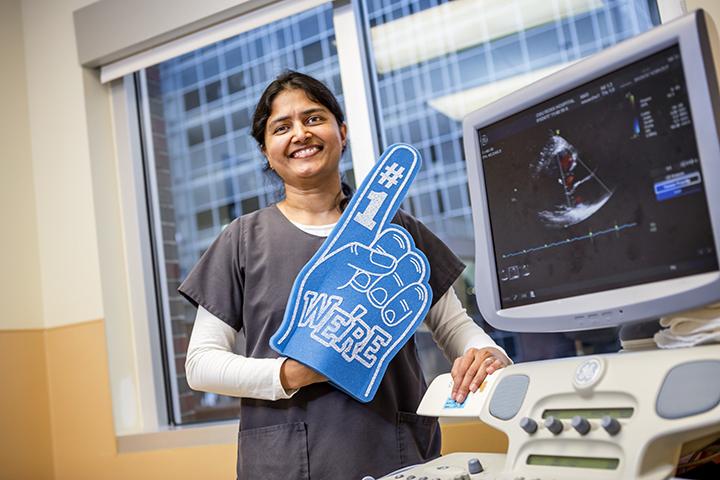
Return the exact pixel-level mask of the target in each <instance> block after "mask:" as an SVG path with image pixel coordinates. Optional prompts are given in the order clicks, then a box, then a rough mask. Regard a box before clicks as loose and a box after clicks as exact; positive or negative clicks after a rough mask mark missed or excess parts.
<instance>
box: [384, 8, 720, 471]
mask: <svg viewBox="0 0 720 480" xmlns="http://www.w3.org/2000/svg"><path fill="white" fill-rule="evenodd" d="M711 26H712V25H711V22H710V19H709V18H708V17H707V15H706V14H705V13H704V12H702V11H696V12H693V13H690V14H688V15H686V16H684V17H682V18H680V19H677V20H675V21H673V22H671V23H668V24H665V25H662V26H659V27H657V28H655V29H653V30H651V31H649V32H647V33H645V34H642V35H640V36H638V37H636V38H633V39H631V40H628V41H625V42H622V43H620V44H618V45H616V46H614V47H611V48H609V49H607V50H605V51H603V52H601V53H599V54H597V55H594V56H592V57H590V58H588V59H586V60H582V61H580V62H578V63H576V64H574V65H572V66H570V67H569V68H567V69H565V70H562V71H560V72H558V73H556V74H554V75H552V76H550V77H547V78H545V79H543V80H541V81H539V82H536V83H534V84H532V85H530V86H528V87H526V88H524V89H522V90H520V91H517V92H515V93H514V94H511V95H509V96H507V97H504V98H502V99H500V100H498V101H496V102H495V103H493V104H491V105H489V106H487V107H484V108H482V109H480V110H477V111H475V112H473V113H471V114H470V115H468V116H467V117H466V118H465V120H464V122H463V129H464V141H465V153H466V158H467V165H468V177H469V185H470V192H471V199H472V206H473V218H474V226H475V235H476V252H475V255H476V291H477V292H478V293H477V299H478V303H479V307H480V311H481V312H482V314H483V317H484V318H485V319H486V320H487V321H488V322H489V323H490V324H492V325H493V326H495V327H496V328H498V329H503V330H511V331H518V332H568V331H578V330H592V329H597V328H603V327H609V326H620V327H629V326H631V325H635V324H636V323H637V322H638V321H642V320H647V319H655V323H657V320H656V319H657V318H658V317H661V316H666V315H670V314H673V313H676V312H682V311H686V310H689V309H694V308H698V307H702V306H705V305H708V304H712V303H715V302H718V301H720V270H719V267H718V251H719V250H720V142H719V141H718V126H719V125H720V124H719V123H718V112H720V109H719V105H718V84H717V80H716V76H715V69H714V66H713V65H714V64H713V59H712V55H711V50H710V35H709V33H708V29H710V28H711ZM712 35H713V36H714V37H716V33H715V32H713V33H712ZM719 311H720V310H719ZM450 389H451V380H450V378H449V375H448V374H445V375H441V376H440V377H438V378H437V379H435V381H434V382H433V383H432V384H431V386H430V387H429V389H428V392H427V394H426V395H425V397H424V399H423V401H422V403H421V405H420V408H419V409H418V413H419V414H422V415H431V416H441V417H466V418H475V419H478V418H479V419H480V420H481V421H482V422H484V423H486V424H488V425H490V426H492V427H494V428H496V429H498V430H500V431H502V432H504V433H505V434H506V435H507V437H508V442H509V447H508V450H507V453H506V454H489V453H479V452H477V453H453V454H449V455H445V456H442V457H440V458H438V459H436V460H433V461H431V462H429V463H426V464H423V465H415V466H412V467H408V468H405V469H403V470H399V471H396V472H392V473H390V474H388V475H387V476H385V477H383V479H401V480H433V479H443V480H444V479H455V480H480V479H497V480H541V479H542V480H546V479H556V480H563V479H568V480H570V479H572V480H578V479H582V480H594V479H598V480H600V479H613V480H614V479H665V478H675V477H674V476H681V475H682V473H681V472H679V471H678V462H679V460H680V458H681V457H687V456H688V453H690V452H693V451H695V450H697V449H702V448H703V447H704V446H707V445H709V444H713V443H714V442H717V441H718V439H719V438H720V344H717V343H715V344H708V345H700V346H694V347H692V348H676V349H657V348H655V349H646V350H637V351H632V350H630V349H627V351H621V352H619V353H613V354H602V355H591V356H585V357H577V358H564V359H555V360H545V361H539V362H528V363H518V364H514V365H510V366H508V367H506V368H504V369H502V370H500V371H498V372H496V373H495V374H493V375H491V376H490V377H488V379H487V380H486V382H485V383H484V384H483V385H482V387H481V389H480V390H479V391H478V392H476V393H474V394H471V395H470V396H469V397H468V399H467V400H466V401H465V402H464V403H463V404H457V403H455V402H454V401H452V400H451V399H450V398H449V394H450ZM713 478H720V476H717V477H713Z"/></svg>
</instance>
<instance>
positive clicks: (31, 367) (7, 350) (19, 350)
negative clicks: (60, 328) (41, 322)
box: [0, 330, 53, 480]
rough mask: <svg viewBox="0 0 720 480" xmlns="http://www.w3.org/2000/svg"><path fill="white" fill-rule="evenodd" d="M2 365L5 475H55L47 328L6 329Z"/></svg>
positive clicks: (5, 478) (1, 337) (0, 467)
mask: <svg viewBox="0 0 720 480" xmlns="http://www.w3.org/2000/svg"><path fill="white" fill-rule="evenodd" d="M18 365H22V369H21V370H17V368H15V367H17V366H18ZM0 366H2V367H0V480H11V479H12V480H22V479H33V480H34V479H45V478H52V470H53V456H52V442H51V430H50V406H49V402H50V401H49V396H48V376H47V365H46V362H45V332H44V331H42V330H18V331H7V330H5V331H2V330H0Z"/></svg>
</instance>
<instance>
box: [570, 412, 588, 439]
mask: <svg viewBox="0 0 720 480" xmlns="http://www.w3.org/2000/svg"><path fill="white" fill-rule="evenodd" d="M570 425H572V427H573V428H574V429H575V430H577V432H578V433H579V434H580V435H587V433H588V432H589V431H590V422H588V421H587V419H586V418H584V417H581V416H580V415H575V416H574V417H573V418H572V420H570Z"/></svg>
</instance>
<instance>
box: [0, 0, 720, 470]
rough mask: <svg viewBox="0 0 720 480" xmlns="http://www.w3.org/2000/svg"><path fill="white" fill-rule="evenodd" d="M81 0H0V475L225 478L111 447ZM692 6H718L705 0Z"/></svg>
mask: <svg viewBox="0 0 720 480" xmlns="http://www.w3.org/2000/svg"><path fill="white" fill-rule="evenodd" d="M105 1H108V0H105ZM117 1H118V2H120V1H121V0H117ZM87 3H88V1H86V0H54V1H53V0H24V1H20V0H4V1H3V2H0V60H2V65H3V75H2V77H1V80H0V81H1V82H2V84H1V86H2V88H0V105H2V109H0V148H1V149H2V150H1V152H2V154H1V157H0V158H2V166H3V174H2V175H0V200H1V201H0V209H2V210H1V211H2V219H3V221H4V222H5V224H4V225H5V227H4V229H3V233H5V235H3V236H2V237H1V238H0V269H1V271H2V272H3V275H2V276H0V277H1V278H0V300H2V305H3V313H2V315H0V365H2V368H0V385H2V394H1V395H0V432H2V435H0V479H13V480H14V479H24V478H28V479H46V478H47V479H50V478H55V479H83V478H109V479H112V478H118V479H119V478H137V479H143V478H180V479H182V478H196V477H197V476H199V475H202V476H203V477H204V478H231V477H232V472H233V468H234V467H233V464H234V457H235V447H234V445H231V444H228V445H215V446H203V447H192V448H175V449H161V450H148V451H144V452H139V453H118V452H117V448H116V437H115V433H114V428H113V409H112V405H111V394H110V386H109V385H110V381H109V378H108V361H107V358H108V348H107V347H106V345H107V343H106V333H105V332H106V330H105V320H106V316H107V311H106V310H107V309H108V305H107V301H104V300H103V295H102V291H101V290H102V289H101V282H102V281H103V276H102V275H101V273H102V271H103V270H104V269H105V263H106V262H107V261H109V259H107V258H104V257H101V254H100V251H101V249H100V248H99V246H98V245H99V243H100V240H99V238H101V237H102V236H103V231H98V225H99V224H102V222H98V218H96V217H97V216H98V215H97V211H98V207H99V205H98V201H99V200H98V198H101V197H102V195H103V192H102V191H101V187H102V186H103V185H98V184H97V183H94V182H96V179H97V174H96V173H93V169H95V171H96V172H97V170H98V163H97V162H105V161H107V160H108V159H107V158H105V157H103V156H102V155H98V154H96V148H95V147H96V145H95V143H96V142H98V141H99V140H98V135H97V134H96V133H93V134H90V133H89V130H88V122H90V123H91V124H95V123H96V116H97V118H99V119H100V120H101V122H100V123H102V122H103V121H104V120H103V118H104V116H106V113H107V112H106V110H108V111H109V109H110V107H109V105H108V101H109V100H108V98H107V90H106V89H105V88H104V87H101V86H99V85H98V84H97V83H94V82H97V78H96V77H97V76H96V74H94V73H93V72H83V70H82V69H81V68H80V67H79V66H78V61H77V55H76V46H75V38H74V30H73V22H72V18H73V16H72V12H73V11H74V10H76V9H78V8H80V7H81V6H83V5H85V4H87ZM688 6H689V7H690V8H697V7H703V8H706V9H707V10H708V11H709V12H710V14H711V15H712V16H713V17H714V18H717V19H720V5H718V4H716V3H715V2H713V1H711V0H696V1H688ZM137 13H138V14H141V13H142V12H137ZM89 96H92V98H89ZM96 105H97V107H96ZM105 120H106V119H105ZM109 135H110V134H109V132H107V131H105V132H104V134H102V132H101V135H100V136H101V137H103V138H101V139H100V140H102V142H104V143H107V142H109V141H111V139H110V140H108V138H109ZM98 149H100V150H102V148H100V147H98ZM102 166H103V168H105V167H106V165H104V164H103V165H102ZM103 172H104V173H103V175H105V174H109V173H110V172H111V168H110V167H107V168H106V169H105V170H103ZM114 194H115V193H113V192H110V193H106V194H104V195H106V196H110V197H112V196H113V195H114ZM101 210H102V211H103V212H105V210H103V209H102V208H101ZM102 220H103V221H105V222H107V219H102ZM120 320H122V318H121V319H120ZM109 340H110V344H111V345H112V342H113V339H112V338H111V339H109ZM446 430H447V431H448V432H450V431H452V432H453V435H455V438H453V439H452V443H451V440H450V439H448V442H446V445H445V450H448V449H449V446H450V445H452V446H453V447H452V449H455V448H458V449H465V448H472V447H473V445H476V444H475V443H474V440H473V437H475V436H477V435H478V434H477V430H476V429H475V428H474V427H471V428H467V427H448V428H447V429H446ZM500 441H501V440H498V442H500ZM463 442H465V443H464V445H463Z"/></svg>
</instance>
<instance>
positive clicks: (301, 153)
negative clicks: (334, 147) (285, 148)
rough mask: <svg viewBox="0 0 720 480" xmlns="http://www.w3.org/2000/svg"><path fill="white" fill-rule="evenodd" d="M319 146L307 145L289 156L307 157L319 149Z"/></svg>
mask: <svg viewBox="0 0 720 480" xmlns="http://www.w3.org/2000/svg"><path fill="white" fill-rule="evenodd" d="M319 150H320V148H318V147H308V148H303V149H302V150H298V151H297V152H293V153H292V154H291V155H290V156H291V157H292V158H304V157H309V156H310V155H313V154H314V153H315V152H317V151H319Z"/></svg>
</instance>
